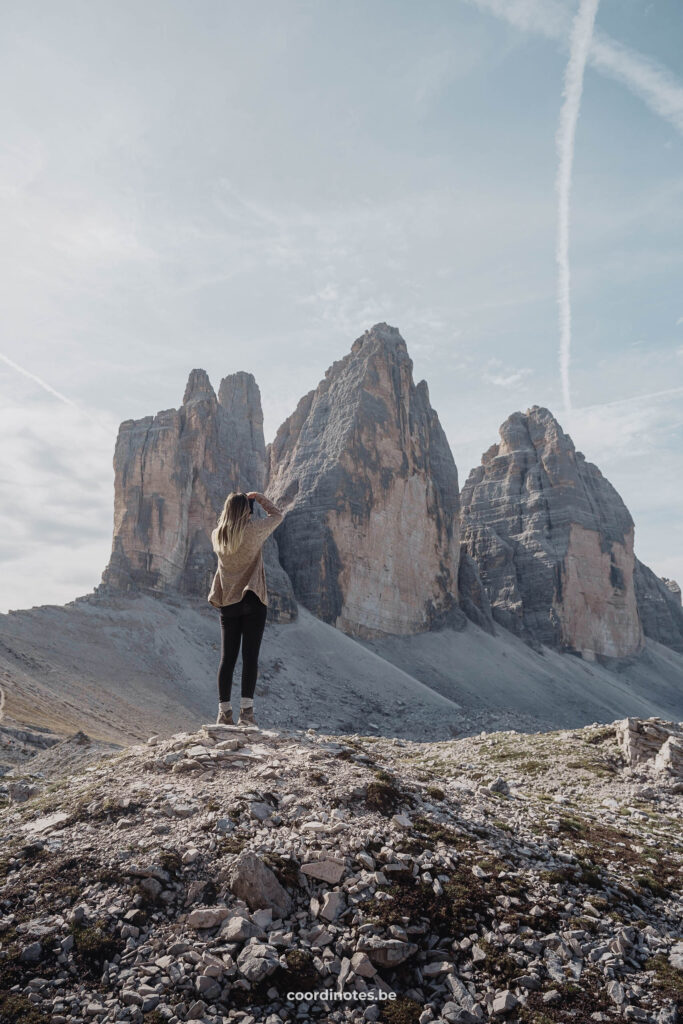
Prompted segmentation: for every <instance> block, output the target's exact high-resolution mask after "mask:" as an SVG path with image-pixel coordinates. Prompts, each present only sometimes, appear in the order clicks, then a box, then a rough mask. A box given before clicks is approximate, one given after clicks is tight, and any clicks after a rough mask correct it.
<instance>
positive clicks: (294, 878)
mask: <svg viewBox="0 0 683 1024" xmlns="http://www.w3.org/2000/svg"><path fill="white" fill-rule="evenodd" d="M263 862H264V864H267V865H268V867H269V868H270V870H271V871H272V872H273V873H274V874H275V877H276V878H277V880H278V882H279V883H280V885H284V887H285V888H287V886H289V888H290V889H297V888H298V887H299V864H298V862H297V861H295V860H293V859H292V858H291V857H283V856H282V855H281V854H279V853H266V854H264V855H263Z"/></svg>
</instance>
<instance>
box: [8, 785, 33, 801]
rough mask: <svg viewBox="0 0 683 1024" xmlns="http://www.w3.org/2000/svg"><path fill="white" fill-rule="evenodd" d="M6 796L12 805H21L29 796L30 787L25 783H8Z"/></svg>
mask: <svg viewBox="0 0 683 1024" xmlns="http://www.w3.org/2000/svg"><path fill="white" fill-rule="evenodd" d="M7 795H8V796H9V798H10V800H11V801H12V803H14V804H23V803H25V802H26V801H27V800H28V799H29V798H30V796H31V787H30V786H29V785H28V784H27V783H25V782H10V784H9V786H8V787H7Z"/></svg>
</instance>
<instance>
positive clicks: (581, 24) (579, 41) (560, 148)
mask: <svg viewBox="0 0 683 1024" xmlns="http://www.w3.org/2000/svg"><path fill="white" fill-rule="evenodd" d="M598 3H599V0H581V3H580V5H579V9H578V11H577V14H576V18H575V19H574V24H573V26H572V34H571V41H570V46H569V62H568V63H567V69H566V71H565V76H564V102H563V104H562V109H561V111H560V123H559V126H558V129H557V155H558V168H557V181H556V189H557V248H556V253H555V258H556V261H557V302H558V315H559V321H560V378H561V383H562V397H563V399H564V407H565V409H566V410H569V409H571V405H572V402H571V385H570V376H569V364H570V358H571V341H572V317H571V287H570V275H569V203H570V198H571V187H572V168H573V165H574V146H575V142H576V125H577V122H578V119H579V111H580V109H581V94H582V92H583V75H584V71H585V68H586V60H587V58H588V51H589V48H590V44H591V38H592V36H593V26H594V25H595V16H596V14H597V12H598Z"/></svg>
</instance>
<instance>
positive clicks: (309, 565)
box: [268, 323, 462, 637]
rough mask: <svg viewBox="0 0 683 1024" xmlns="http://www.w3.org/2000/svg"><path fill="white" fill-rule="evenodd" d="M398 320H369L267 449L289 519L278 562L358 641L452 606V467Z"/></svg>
mask: <svg viewBox="0 0 683 1024" xmlns="http://www.w3.org/2000/svg"><path fill="white" fill-rule="evenodd" d="M412 368H413V364H412V360H411V359H410V357H409V355H408V350H407V348H406V344H405V341H404V340H403V338H402V337H401V335H400V334H399V332H398V330H396V328H395V327H389V326H388V325H387V324H384V323H382V324H376V325H375V326H374V327H373V328H372V329H371V330H369V331H366V332H365V333H364V334H363V335H361V337H359V338H357V339H356V341H355V342H354V343H353V345H352V347H351V351H350V352H349V353H348V355H346V356H345V357H344V359H341V360H339V361H337V362H335V363H333V364H332V366H331V367H330V368H329V370H328V371H327V373H326V374H325V377H324V379H323V380H322V381H321V382H320V383H319V384H318V387H317V388H316V389H315V390H314V391H310V392H309V393H308V394H307V395H305V396H304V397H303V398H302V399H301V401H300V402H299V404H298V406H297V408H296V410H295V411H294V412H293V413H292V415H291V416H290V417H289V418H288V419H287V420H285V422H284V423H283V424H282V426H281V427H280V429H279V430H278V432H277V435H276V437H275V440H274V441H273V443H272V445H271V446H270V450H269V474H268V496H269V497H270V498H272V500H273V501H275V502H276V503H277V504H278V505H280V506H281V507H283V508H284V509H285V510H286V512H287V516H286V518H285V521H284V523H283V524H282V526H281V527H280V528H279V529H278V533H277V542H278V547H279V551H280V559H281V561H282V565H283V566H284V568H285V570H286V571H287V574H288V575H289V577H290V579H291V581H292V585H293V587H294V592H295V594H296V597H297V600H299V601H300V602H301V603H302V604H303V605H304V606H305V607H306V608H308V609H309V610H310V611H312V612H313V613H314V614H315V615H317V616H318V617H319V618H321V619H323V620H324V621H325V622H329V623H331V624H333V625H335V626H337V627H338V628H340V629H342V630H344V631H345V632H347V633H350V634H352V635H356V636H366V637H369V636H373V635H377V634H399V635H405V634H411V633H418V632H421V631H423V630H428V629H434V628H437V627H438V626H439V625H443V624H445V623H446V622H448V621H451V622H452V621H454V620H457V619H458V617H461V616H462V613H460V612H459V611H458V608H457V604H458V562H459V558H460V539H459V497H458V474H457V470H456V467H455V462H454V461H453V456H452V454H451V450H450V448H449V446H448V441H447V440H446V436H445V434H444V432H443V430H442V428H441V425H440V423H439V418H438V416H437V414H436V412H435V411H434V410H433V409H432V407H431V405H430V402H429V392H428V389H427V384H426V383H425V381H420V383H419V384H417V385H416V384H415V383H414V381H413V376H412Z"/></svg>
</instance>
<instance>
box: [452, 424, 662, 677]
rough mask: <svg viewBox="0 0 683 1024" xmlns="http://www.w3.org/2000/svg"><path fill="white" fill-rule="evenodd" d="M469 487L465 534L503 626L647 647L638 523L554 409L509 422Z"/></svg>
mask: <svg viewBox="0 0 683 1024" xmlns="http://www.w3.org/2000/svg"><path fill="white" fill-rule="evenodd" d="M500 438H501V440H500V443H499V444H495V445H493V446H492V447H491V448H489V450H488V451H487V452H485V454H484V455H483V456H482V461H481V465H480V466H478V467H477V468H476V469H474V470H472V472H471V473H470V476H469V479H468V480H467V483H466V484H465V486H464V488H463V491H462V512H463V525H464V531H465V533H464V541H465V544H466V546H467V550H468V552H469V554H470V555H471V556H472V558H474V560H475V561H476V562H477V564H478V567H479V572H480V574H481V578H482V581H483V583H484V586H485V589H486V591H487V593H488V596H489V598H490V601H491V607H492V612H493V617H494V619H495V620H496V621H498V622H499V623H500V624H501V625H503V626H505V627H506V628H508V629H511V630H512V631H513V632H516V633H518V634H520V635H524V636H526V637H528V638H529V639H531V640H533V641H536V642H539V643H545V644H549V645H551V646H555V647H557V648H559V649H562V650H568V651H574V652H580V653H581V654H583V655H584V656H585V657H587V658H593V657H595V656H596V655H604V656H608V657H627V656H629V655H632V654H635V653H637V652H638V651H639V650H640V649H641V647H642V645H643V630H642V627H641V622H640V618H639V615H638V607H637V603H636V594H635V588H634V554H633V520H632V519H631V516H630V514H629V512H628V509H627V508H626V506H625V505H624V503H623V501H622V500H621V498H620V497H619V495H618V494H617V492H616V491H615V489H614V488H613V487H612V485H611V484H610V483H609V482H608V481H607V480H606V479H605V478H604V477H603V476H602V474H601V473H600V470H599V469H598V468H597V467H596V466H594V465H592V464H591V463H590V462H586V460H585V458H584V456H583V455H582V454H581V452H577V451H576V449H575V448H574V444H573V442H572V440H571V438H570V437H569V436H568V435H567V434H565V433H564V431H563V430H562V428H561V427H560V425H559V423H558V422H557V420H556V419H555V418H554V417H553V416H552V414H551V413H550V412H549V411H548V410H547V409H543V408H539V407H538V406H534V407H533V408H532V409H530V410H528V411H527V412H526V413H524V414H523V413H514V414H513V415H512V416H510V417H509V418H508V419H507V420H506V421H505V423H503V425H502V427H501V428H500Z"/></svg>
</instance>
